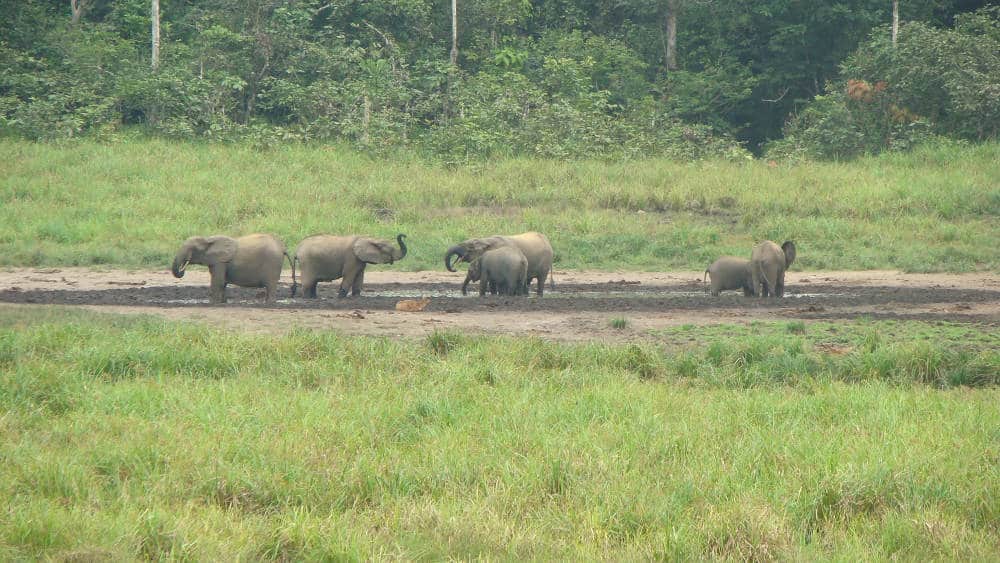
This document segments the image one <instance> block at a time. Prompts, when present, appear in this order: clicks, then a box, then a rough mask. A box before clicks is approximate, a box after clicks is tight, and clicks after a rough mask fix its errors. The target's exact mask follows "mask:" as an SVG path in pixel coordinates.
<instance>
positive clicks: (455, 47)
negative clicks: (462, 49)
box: [451, 0, 458, 67]
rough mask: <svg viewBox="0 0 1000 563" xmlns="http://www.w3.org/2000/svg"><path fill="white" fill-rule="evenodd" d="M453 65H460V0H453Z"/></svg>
mask: <svg viewBox="0 0 1000 563" xmlns="http://www.w3.org/2000/svg"><path fill="white" fill-rule="evenodd" d="M451 66H455V67H457V66H458V0H451Z"/></svg>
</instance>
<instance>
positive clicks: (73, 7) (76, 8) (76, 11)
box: [69, 0, 87, 25]
mask: <svg viewBox="0 0 1000 563" xmlns="http://www.w3.org/2000/svg"><path fill="white" fill-rule="evenodd" d="M69 9H70V13H71V14H72V16H71V17H70V23H71V24H73V25H76V24H77V23H79V21H80V18H81V17H83V12H84V10H86V9H87V0H69Z"/></svg>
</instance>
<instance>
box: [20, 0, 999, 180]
mask: <svg viewBox="0 0 1000 563" xmlns="http://www.w3.org/2000/svg"><path fill="white" fill-rule="evenodd" d="M982 4H984V2H975V1H969V0H906V1H904V2H901V6H900V9H901V18H902V20H903V21H904V25H903V28H902V31H901V35H900V44H899V48H898V49H897V50H893V49H892V47H891V45H889V42H888V41H889V40H888V37H889V32H888V30H887V29H885V28H884V27H880V26H884V25H885V24H887V23H888V22H889V20H890V18H891V15H890V13H891V2H889V1H888V0H836V1H831V2H823V3H812V2H794V1H788V0H759V1H755V2H752V3H747V2H741V1H737V0H672V1H670V2H666V1H662V0H661V1H656V2H652V1H650V0H623V1H616V2H610V1H606V0H601V1H598V2H592V1H590V0H587V1H585V0H558V1H549V2H541V1H539V0H535V1H532V0H501V1H496V0H493V1H487V0H460V1H459V3H458V31H459V41H458V46H459V52H458V55H459V56H458V64H457V66H456V67H453V66H452V65H451V64H450V61H449V50H450V39H451V14H450V2H448V1H447V0H406V1H398V0H392V1H389V0H369V1H361V0H335V1H330V2H327V1H325V0H299V1H295V0H285V1H278V0H204V1H199V2H188V1H182V0H161V2H160V8H161V9H160V14H161V26H162V48H161V52H162V54H161V60H160V64H159V66H158V68H157V69H156V70H153V69H151V63H150V49H151V47H150V22H151V16H150V2H149V0H114V1H113V0H79V5H80V6H81V8H80V12H79V18H78V21H73V18H71V13H70V3H69V2H67V1H65V0H60V1H55V0H18V1H16V2H15V1H13V0H4V1H2V2H0V18H2V20H3V21H4V22H5V24H4V26H2V27H0V127H2V128H3V129H4V130H6V131H9V132H12V133H14V134H17V135H20V136H25V137H28V138H32V139H51V138H66V137H73V136H79V135H83V134H87V135H97V136H102V135H103V136H108V135H111V136H114V135H119V134H120V131H122V130H123V126H124V127H129V126H139V127H141V128H142V129H144V130H148V131H152V132H154V133H157V134H162V135H166V136H170V137H179V138H206V139H233V138H241V139H247V138H248V139H250V140H251V141H254V142H257V143H261V144H273V143H276V142H281V141H282V140H330V139H340V140H348V141H350V142H353V143H356V144H358V145H360V146H364V147H368V148H371V149H376V150H382V149H388V148H395V147H412V148H416V149H418V150H422V151H425V152H429V153H432V154H435V155H440V156H443V157H444V158H445V159H446V160H450V161H459V160H463V159H466V158H469V157H480V156H486V155H509V154H530V155H538V156H546V157H557V158H564V157H593V156H603V157H608V156H618V157H629V156H636V155H649V154H656V155H666V156H672V157H676V158H697V157H701V156H705V155H723V156H728V157H736V158H742V157H744V156H746V155H747V153H746V152H745V150H744V149H743V147H745V148H747V149H750V150H751V151H757V150H758V149H759V148H760V147H761V143H763V142H765V141H767V140H774V139H778V138H780V137H782V135H783V132H782V127H783V126H784V124H785V122H786V120H787V118H788V117H789V116H791V115H794V116H795V117H794V118H793V119H792V120H791V122H790V124H789V125H788V127H787V129H786V130H785V131H784V133H785V135H786V136H787V137H790V138H793V142H792V145H793V149H794V150H792V151H791V152H792V153H795V154H802V153H809V154H816V155H819V156H840V155H843V154H854V153H857V152H870V151H872V150H880V149H881V148H884V147H885V146H888V145H899V142H900V139H904V138H905V139H912V138H914V136H915V134H916V133H914V130H917V129H919V130H920V131H918V132H923V130H924V129H926V130H927V131H933V132H938V133H943V134H946V135H955V136H959V137H962V138H970V139H982V138H989V137H995V136H996V133H997V125H996V124H997V93H996V92H997V91H996V87H997V86H996V80H997V78H996V77H997V76H1000V66H998V63H997V55H996V53H997V52H998V50H997V48H996V47H997V41H998V39H997V37H998V36H1000V32H998V31H997V30H998V29H1000V25H998V23H997V21H998V18H997V14H998V12H997V11H996V10H993V11H989V10H980V11H975V10H976V9H977V8H979V7H980V6H981V5H982ZM670 6H673V8H674V9H673V12H672V13H673V14H674V15H675V16H676V22H677V46H676V61H677V68H668V67H669V66H670V65H669V64H668V62H667V61H668V56H667V45H668V42H667V31H666V23H665V22H666V21H667V14H668V10H669V7H670ZM956 16H957V17H956ZM873 30H874V32H873ZM866 37H869V39H868V40H867V42H865V43H864V44H863V45H861V47H860V49H859V44H860V43H861V42H862V41H865V38H866ZM852 53H853V54H852ZM844 61H846V63H844ZM841 63H844V67H843V72H841V68H840V65H841ZM939 71H940V72H939ZM924 77H931V78H932V79H930V80H927V79H925V78H924ZM847 79H852V80H862V79H864V80H867V81H868V82H866V84H874V83H875V81H884V82H886V83H887V84H888V88H887V89H885V91H884V95H881V96H880V100H879V103H878V104H877V105H878V108H879V110H880V111H878V112H871V111H867V109H868V108H860V109H859V108H852V107H851V103H852V102H851V100H849V99H841V98H843V96H844V94H843V93H842V92H843V91H844V89H843V88H842V87H841V83H840V81H841V80H847ZM828 84H831V85H832V86H829V87H828V86H827V85H828ZM970 85H974V86H975V88H974V89H973V90H972V91H970V90H969V86H970ZM879 93H880V94H883V92H881V91H880V92H879ZM816 96H820V97H819V99H818V100H817V101H816V102H815V103H813V104H810V102H811V101H812V100H813V98H814V97H816ZM831 97H833V98H836V99H831ZM855 105H858V104H855ZM866 112H867V113H875V114H877V115H874V116H867V115H860V114H865V113H866ZM899 115H902V116H903V117H899ZM886 116H889V117H888V118H887V117H886ZM879 120H881V121H879ZM915 123H916V124H918V125H917V126H910V125H912V124H915ZM828 125H832V126H833V131H826V129H827V128H828ZM873 125H874V126H875V127H874V128H872V127H871V126H873ZM897 125H899V126H897ZM902 125H906V126H905V127H903V126H902ZM817 128H818V130H816V129H817ZM886 128H889V129H906V132H905V134H904V133H898V132H895V131H889V132H887V131H885V130H884V129H886ZM858 129H861V130H862V131H861V134H860V136H861V137H862V138H860V139H858V140H856V142H854V145H856V146H848V147H846V148H842V147H840V146H834V147H833V148H828V147H826V146H825V145H824V146H822V147H819V148H815V147H812V144H815V143H825V142H827V141H828V140H829V141H832V142H834V143H835V144H836V143H840V144H841V145H843V144H844V143H845V142H846V139H845V137H847V138H851V139H854V137H856V136H857V130H858ZM829 136H832V137H833V139H826V137H829ZM873 143H874V144H875V145H876V146H872V145H873ZM803 147H804V148H803ZM786 152H788V151H787V150H786Z"/></svg>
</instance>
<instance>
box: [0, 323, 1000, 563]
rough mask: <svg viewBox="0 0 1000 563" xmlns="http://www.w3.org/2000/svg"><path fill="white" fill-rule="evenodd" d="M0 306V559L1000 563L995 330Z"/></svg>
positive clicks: (999, 367) (999, 358) (999, 359)
mask: <svg viewBox="0 0 1000 563" xmlns="http://www.w3.org/2000/svg"><path fill="white" fill-rule="evenodd" d="M8 313H9V314H5V315H3V316H0V436H2V437H3V438H2V440H0V497H2V498H4V499H5V504H4V509H3V511H2V512H0V559H3V560H17V559H36V558H51V559H56V560H88V559H87V558H97V559H102V558H103V559H113V560H120V559H132V558H143V559H147V558H148V559H158V558H167V559H190V560H232V559H236V558H244V559H278V560H315V559H326V560H329V559H343V560H366V559H371V558H402V559H431V560H434V559H443V558H458V559H470V558H476V557H483V558H489V559H518V560H523V559H563V560H567V559H569V560H579V559H584V560H595V559H604V560H634V559H638V558H642V559H649V558H665V559H678V558H685V559H706V558H725V559H743V560H745V559H753V560H771V559H793V560H813V559H828V558H829V559H835V560H872V559H888V558H898V559H903V560H928V559H959V560H995V559H996V558H997V553H998V546H1000V409H998V407H997V405H998V404H1000V389H998V387H997V386H996V384H997V383H998V378H1000V353H998V348H1000V346H998V344H1000V335H998V334H996V333H995V332H994V333H981V332H980V333H977V332H976V331H975V330H974V329H970V328H968V327H962V326H953V325H929V324H924V323H918V322H897V323H875V322H867V321H858V322H854V323H841V324H837V325H834V324H823V323H817V324H809V325H802V323H795V322H792V323H758V324H757V325H755V326H753V327H749V328H748V329H747V330H746V331H745V332H740V331H733V332H732V333H727V331H726V330H724V329H722V328H719V327H678V328H677V329H675V330H673V331H672V334H670V335H667V336H672V337H676V336H678V335H683V336H686V337H690V339H691V341H692V343H691V344H690V345H673V346H670V347H666V348H664V347H662V346H658V345H653V344H641V345H638V344H636V345H603V344H583V345H566V344H555V343H550V342H545V341H542V340H537V339H524V338H521V339H512V338H500V339H497V338H487V337H475V338H469V337H462V336H459V335H456V334H450V333H436V334H433V335H432V336H430V337H429V338H426V339H424V340H420V341H393V340H388V339H375V338H360V337H348V336H338V335H336V334H332V333H321V332H308V331H298V332H293V333H291V334H289V335H287V336H282V337H275V336H255V335H244V334H238V333H231V332H222V331H219V330H215V329H211V328H206V327H202V326H198V325H191V324H174V323H170V322H167V321H163V320H159V319H153V318H147V317H118V316H111V315H108V316H103V315H97V314H93V313H85V312H79V311H73V310H69V309H56V308H44V307H37V308H32V309H17V310H9V311H8Z"/></svg>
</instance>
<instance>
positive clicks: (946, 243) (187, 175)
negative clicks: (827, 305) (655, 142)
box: [0, 139, 1000, 271]
mask: <svg viewBox="0 0 1000 563" xmlns="http://www.w3.org/2000/svg"><path fill="white" fill-rule="evenodd" d="M998 215H1000V144H996V143H994V144H986V145H980V146H973V147H964V148H962V147H955V146H953V145H949V146H936V147H926V148H923V149H919V150H915V151H913V152H910V153H906V154H893V155H884V156H880V157H877V158H870V159H861V160H858V161H855V162H852V163H811V164H801V165H795V166H784V165H781V166H778V167H775V168H772V167H769V166H767V164H766V163H763V162H746V163H729V162H721V161H707V162H697V163H675V162H668V161H662V160H647V161H635V162H627V163H620V164H608V163H599V162H569V163H567V162H554V161H539V160H530V159H514V160H505V161H499V162H496V163H492V164H488V165H481V166H470V167H464V168H454V169H452V168H447V167H443V166H438V165H433V164H427V163H422V162H419V161H415V160H407V159H403V158H399V159H395V160H386V159H379V158H375V157H368V156H364V155H361V154H358V153H355V152H351V151H349V150H345V149H341V148H339V147H303V146H294V147H287V148H280V149H275V150H271V151H265V152H257V151H254V150H251V149H248V148H245V147H240V146H227V145H209V144H197V143H176V142H167V141H162V140H134V141H130V142H123V143H119V144H115V145H110V146H108V145H101V144H97V143H93V142H88V141H81V142H74V143H69V144H32V143H27V142H23V141H16V140H11V139H2V140H0V265H13V266H25V265H30V266H38V265H46V266H56V265H95V264H96V265H113V266H129V267H154V268H163V267H166V264H168V263H169V262H170V259H171V258H172V256H173V253H174V251H175V250H176V248H177V246H178V245H179V244H180V242H181V241H182V240H183V239H184V238H186V237H187V236H189V235H192V234H215V233H228V234H246V233H250V232H256V231H265V232H272V233H275V234H277V235H278V236H280V237H282V238H283V239H284V240H285V241H286V243H287V244H288V245H289V247H294V245H295V244H297V243H298V241H299V240H301V239H302V238H304V237H305V236H308V235H310V234H313V233H317V232H333V233H369V234H374V235H380V236H391V235H394V234H395V233H397V232H405V233H407V234H408V235H409V236H410V238H409V239H408V242H409V243H410V247H411V252H410V255H409V256H408V257H407V259H406V260H404V261H403V262H400V263H399V264H398V265H397V266H395V267H396V268H402V269H407V270H418V269H439V268H441V267H442V264H441V261H442V256H443V253H444V249H445V248H447V247H448V246H449V245H451V244H453V243H454V242H457V241H460V240H463V239H465V238H468V237H472V236H481V235H489V234H494V233H516V232H521V231H525V230H539V231H543V232H545V233H546V234H548V236H549V238H550V239H551V241H552V243H553V246H554V247H555V249H556V265H557V267H560V268H596V269H610V268H615V269H620V268H622V267H625V268H632V269H639V270H666V269H679V268H685V269H694V270H700V269H702V268H704V267H705V266H706V265H707V264H708V263H709V262H711V261H712V260H713V259H715V258H716V257H718V256H719V255H722V254H736V255H748V254H749V249H750V247H751V245H752V244H753V242H754V241H758V240H762V239H773V240H776V241H778V242H781V241H782V240H785V239H795V240H796V241H797V243H798V248H799V258H798V262H797V263H796V265H795V266H794V268H797V269H803V270H815V269H873V268H900V269H903V270H907V271H974V270H983V269H990V270H997V269H998V268H1000V260H998V258H1000V251H998V249H997V245H996V241H997V240H1000V221H998Z"/></svg>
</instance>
